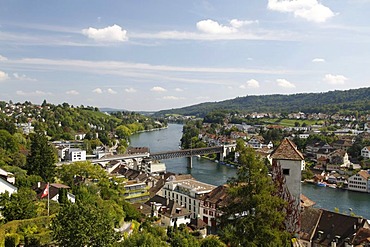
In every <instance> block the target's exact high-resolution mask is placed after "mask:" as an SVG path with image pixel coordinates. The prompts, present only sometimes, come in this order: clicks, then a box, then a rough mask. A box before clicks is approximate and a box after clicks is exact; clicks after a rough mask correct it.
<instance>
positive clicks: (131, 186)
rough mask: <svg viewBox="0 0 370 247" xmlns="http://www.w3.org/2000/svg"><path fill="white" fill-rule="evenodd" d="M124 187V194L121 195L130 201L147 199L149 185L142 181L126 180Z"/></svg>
mask: <svg viewBox="0 0 370 247" xmlns="http://www.w3.org/2000/svg"><path fill="white" fill-rule="evenodd" d="M124 188H125V194H124V195H123V197H124V198H125V200H126V201H128V202H130V203H134V202H145V201H147V200H148V199H149V191H148V190H149V186H147V185H146V183H144V182H137V181H135V180H131V181H127V182H126V184H125V185H124Z"/></svg>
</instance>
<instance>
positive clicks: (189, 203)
mask: <svg viewBox="0 0 370 247" xmlns="http://www.w3.org/2000/svg"><path fill="white" fill-rule="evenodd" d="M214 188H216V186H214V185H210V184H206V183H202V182H199V181H197V180H195V179H194V178H193V177H191V175H190V176H189V175H177V176H170V177H169V178H168V179H167V181H166V183H165V185H164V186H163V188H162V196H163V197H165V198H168V199H170V200H174V201H175V202H176V203H178V204H179V205H181V206H184V207H185V208H187V209H188V210H189V211H190V212H191V213H192V215H191V218H193V219H195V218H197V217H198V215H199V214H200V210H199V208H200V200H201V197H202V196H203V195H204V194H206V193H208V192H210V191H212V190H213V189H214Z"/></svg>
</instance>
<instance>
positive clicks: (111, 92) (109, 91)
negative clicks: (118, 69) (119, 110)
mask: <svg viewBox="0 0 370 247" xmlns="http://www.w3.org/2000/svg"><path fill="white" fill-rule="evenodd" d="M107 93H109V94H117V92H116V91H114V90H113V89H111V88H108V89H107Z"/></svg>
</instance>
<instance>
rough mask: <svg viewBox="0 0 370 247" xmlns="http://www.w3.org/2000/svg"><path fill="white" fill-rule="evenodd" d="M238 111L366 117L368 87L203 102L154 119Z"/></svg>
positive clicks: (369, 101) (369, 103)
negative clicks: (349, 114)
mask: <svg viewBox="0 0 370 247" xmlns="http://www.w3.org/2000/svg"><path fill="white" fill-rule="evenodd" d="M215 110H218V111H222V110H224V111H238V112H241V113H252V112H272V113H283V112H284V113H290V112H299V111H302V112H305V113H318V112H321V113H329V114H333V113H339V112H346V111H348V112H355V111H357V112H362V113H370V87H367V88H359V89H350V90H344V91H339V90H335V91H329V92H324V93H298V94H290V95H282V94H273V95H258V96H256V95H255V96H244V97H237V98H235V99H230V100H224V101H219V102H206V103H201V104H197V105H192V106H187V107H183V108H177V109H170V110H162V111H159V112H156V113H155V115H156V116H164V115H166V114H181V115H191V116H198V117H204V116H205V115H206V114H207V113H209V112H212V111H215Z"/></svg>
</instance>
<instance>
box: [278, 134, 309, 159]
mask: <svg viewBox="0 0 370 247" xmlns="http://www.w3.org/2000/svg"><path fill="white" fill-rule="evenodd" d="M271 158H272V159H277V160H304V157H303V155H302V153H301V152H299V151H298V149H297V147H296V145H295V144H294V143H293V142H291V141H290V140H289V139H284V140H283V141H282V142H281V143H280V145H279V146H278V147H277V148H276V149H275V150H274V151H273V152H272V154H271Z"/></svg>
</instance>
